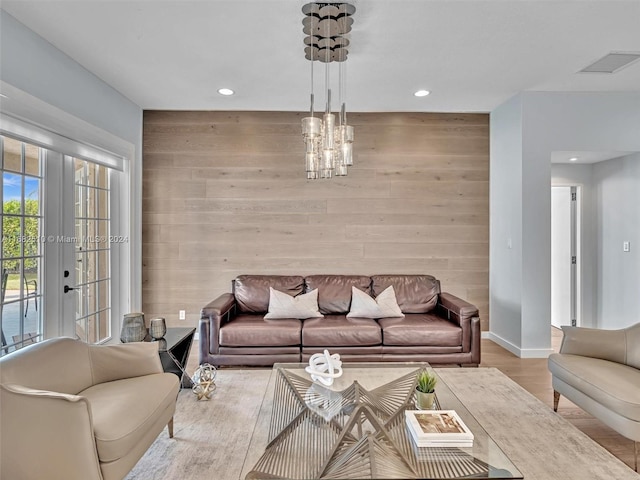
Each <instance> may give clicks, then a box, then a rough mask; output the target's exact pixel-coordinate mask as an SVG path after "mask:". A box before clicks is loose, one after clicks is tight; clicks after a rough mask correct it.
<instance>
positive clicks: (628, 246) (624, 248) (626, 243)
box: [622, 242, 631, 252]
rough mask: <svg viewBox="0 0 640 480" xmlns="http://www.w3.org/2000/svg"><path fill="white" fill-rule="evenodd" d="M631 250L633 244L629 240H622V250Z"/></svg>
mask: <svg viewBox="0 0 640 480" xmlns="http://www.w3.org/2000/svg"><path fill="white" fill-rule="evenodd" d="M629 250H631V245H630V244H629V242H622V251H623V252H628V251H629Z"/></svg>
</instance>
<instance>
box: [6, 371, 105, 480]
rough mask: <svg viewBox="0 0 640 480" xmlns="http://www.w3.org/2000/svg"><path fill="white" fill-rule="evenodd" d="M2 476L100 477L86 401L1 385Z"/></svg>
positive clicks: (78, 478)
mask: <svg viewBox="0 0 640 480" xmlns="http://www.w3.org/2000/svg"><path fill="white" fill-rule="evenodd" d="M0 404H2V409H1V413H0V423H1V424H2V429H1V430H0V432H1V433H0V445H1V447H0V452H1V455H0V465H2V466H1V467H0V468H1V472H0V473H1V476H2V478H64V479H69V480H74V479H77V480H82V479H86V480H101V479H102V474H101V473H100V463H99V460H98V453H97V450H96V444H95V438H94V434H93V421H92V417H91V407H90V405H89V402H88V401H87V400H86V399H85V398H83V397H80V396H77V395H68V394H64V393H57V392H49V391H43V390H34V389H30V388H26V387H23V386H21V385H11V384H7V385H0Z"/></svg>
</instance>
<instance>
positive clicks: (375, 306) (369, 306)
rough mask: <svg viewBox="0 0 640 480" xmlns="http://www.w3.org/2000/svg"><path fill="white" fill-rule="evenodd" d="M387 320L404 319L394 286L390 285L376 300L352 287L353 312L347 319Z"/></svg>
mask: <svg viewBox="0 0 640 480" xmlns="http://www.w3.org/2000/svg"><path fill="white" fill-rule="evenodd" d="M350 317H358V318H387V317H404V314H403V313H402V310H400V307H399V306H398V301H397V300H396V292H395V290H394V289H393V285H389V286H388V287H387V288H385V289H384V291H383V292H382V293H381V294H380V295H378V296H377V297H376V298H371V297H370V296H369V295H367V294H366V293H364V292H363V291H362V290H360V289H358V288H356V287H351V311H350V312H349V313H348V314H347V318H350Z"/></svg>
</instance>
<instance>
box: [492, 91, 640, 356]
mask: <svg viewBox="0 0 640 480" xmlns="http://www.w3.org/2000/svg"><path fill="white" fill-rule="evenodd" d="M514 102H520V103H521V105H522V110H521V116H520V118H515V119H513V120H512V121H515V122H516V124H520V125H522V130H521V132H520V131H516V130H517V129H514V128H513V127H510V126H509V125H508V122H509V120H510V119H512V118H513V108H510V106H511V105H513V104H514ZM505 107H506V108H505ZM491 129H492V131H491V139H492V141H491V171H492V175H491V178H490V188H491V191H492V196H491V216H492V218H493V217H494V216H495V215H496V214H500V213H501V212H502V211H503V210H504V209H505V208H504V207H502V208H497V209H494V207H495V206H496V205H498V204H503V203H516V204H517V203H519V202H521V205H522V208H521V210H520V211H519V212H516V214H515V216H514V218H510V221H511V222H512V223H514V224H515V223H517V222H518V221H520V222H521V223H522V240H521V242H520V248H521V249H522V257H521V262H520V266H519V267H515V266H514V267H511V270H517V268H521V269H522V283H521V293H522V302H521V304H520V307H521V319H520V322H521V325H520V331H521V335H520V339H519V343H517V344H515V347H516V348H515V349H512V351H515V353H517V354H518V355H521V356H523V357H544V356H546V355H548V353H550V351H551V338H550V329H549V325H550V320H549V319H550V315H551V313H550V312H551V290H550V278H551V246H550V238H551V192H550V189H551V163H550V158H551V152H553V151H616V150H617V151H640V135H639V134H638V132H640V93H618V92H614V93H557V92H524V93H520V94H518V95H517V96H516V99H511V100H509V101H508V102H506V103H505V104H504V105H502V106H501V107H499V108H497V109H496V110H495V111H494V112H492V113H491ZM520 137H521V140H522V141H521V145H520V149H519V150H520V155H518V154H517V152H516V154H514V155H513V158H512V160H513V161H514V162H521V165H522V167H521V168H522V171H521V175H519V176H514V177H513V178H511V179H507V178H505V176H504V175H500V174H495V175H494V174H493V172H494V171H495V170H496V169H498V170H499V169H501V168H503V167H504V164H505V158H504V151H505V149H509V151H513V145H514V142H516V143H517V142H518V141H519V139H520ZM515 170H516V168H511V169H510V170H509V171H510V172H514V171H515ZM505 181H512V182H516V183H517V182H522V190H521V192H520V194H519V195H518V193H519V192H518V191H517V189H512V190H513V191H512V192H509V190H508V189H505V188H501V187H500V183H501V182H505ZM494 189H495V191H494ZM509 193H512V194H513V195H515V196H510V195H509ZM492 225H493V220H492ZM493 233H494V229H493V228H492V236H491V239H490V252H491V255H492V257H493V256H494V255H495V256H496V258H492V259H491V260H490V265H491V266H494V265H496V266H498V267H500V268H501V269H502V268H504V265H505V264H507V263H508V262H509V261H510V255H509V254H508V253H507V252H506V250H505V249H504V248H502V244H503V243H504V238H503V236H502V237H501V236H499V235H493ZM514 241H515V239H514ZM515 248H516V245H515V244H514V249H515ZM513 260H514V261H516V262H517V261H518V260H519V259H518V258H513ZM492 277H493V273H492V274H491V276H490V278H492ZM490 289H491V291H490V298H491V299H500V298H503V297H504V296H506V295H510V291H511V290H512V287H510V286H506V285H501V284H499V283H496V282H490ZM496 303H497V302H495V301H494V302H491V303H490V309H491V307H492V306H493V307H494V308H495V306H496ZM500 315H504V312H503V309H500V308H499V309H498V310H493V309H491V310H490V317H491V325H490V329H491V335H492V338H495V339H502V340H506V341H510V339H511V338H513V335H514V333H517V330H518V328H516V327H514V326H513V325H510V323H509V322H510V321H511V319H510V318H503V319H498V320H497V321H496V317H499V316H500ZM494 322H495V323H494Z"/></svg>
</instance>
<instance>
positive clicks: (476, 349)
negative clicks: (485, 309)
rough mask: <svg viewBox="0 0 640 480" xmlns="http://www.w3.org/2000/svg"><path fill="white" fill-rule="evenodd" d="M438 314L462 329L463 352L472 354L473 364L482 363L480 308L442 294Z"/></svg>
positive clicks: (445, 293) (447, 294) (452, 296)
mask: <svg viewBox="0 0 640 480" xmlns="http://www.w3.org/2000/svg"><path fill="white" fill-rule="evenodd" d="M436 308H437V311H438V314H439V315H440V316H442V317H444V318H446V319H447V320H449V321H450V322H453V323H455V324H457V325H458V326H459V327H460V328H462V351H463V352H464V353H468V352H471V353H472V357H473V362H472V363H475V364H479V363H480V335H481V334H480V317H479V316H478V307H476V306H475V305H473V304H471V303H469V302H467V301H465V300H463V299H461V298H459V297H456V296H455V295H452V294H451V293H447V292H442V293H441V294H440V295H439V296H438V304H437V307H436Z"/></svg>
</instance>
